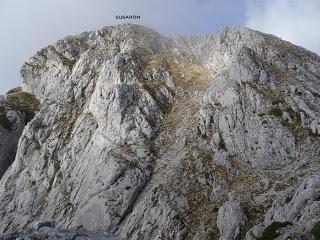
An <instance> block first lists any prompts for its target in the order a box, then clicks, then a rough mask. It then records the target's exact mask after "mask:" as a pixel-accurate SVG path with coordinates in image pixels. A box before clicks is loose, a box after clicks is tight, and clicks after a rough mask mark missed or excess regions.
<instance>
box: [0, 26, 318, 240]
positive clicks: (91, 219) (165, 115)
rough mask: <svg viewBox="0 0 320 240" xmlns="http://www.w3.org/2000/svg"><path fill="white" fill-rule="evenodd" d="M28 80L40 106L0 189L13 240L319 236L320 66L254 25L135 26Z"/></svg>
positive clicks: (4, 225)
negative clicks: (25, 237)
mask: <svg viewBox="0 0 320 240" xmlns="http://www.w3.org/2000/svg"><path fill="white" fill-rule="evenodd" d="M21 75H22V78H23V84H22V92H26V93H28V94H31V95H32V96H34V97H35V98H36V99H37V101H39V109H37V110H36V111H35V115H34V116H32V117H31V119H30V121H29V122H28V123H27V124H26V126H25V127H24V128H23V131H22V134H21V137H19V142H18V144H17V147H16V151H12V152H11V153H10V156H11V158H10V159H14V161H13V163H12V164H11V166H10V167H9V168H8V170H6V171H5V173H4V175H3V176H2V178H1V181H0V233H1V234H3V235H6V236H10V235H8V234H13V235H12V236H20V235H19V234H20V233H23V232H25V231H26V230H25V229H29V228H30V227H31V226H32V223H33V222H35V221H40V222H41V221H42V220H43V219H51V220H53V221H54V222H55V223H56V228H48V227H45V228H41V229H38V230H37V231H36V232H34V233H32V232H31V234H35V236H36V235H37V234H38V233H39V234H42V232H43V231H47V232H46V234H47V233H48V234H49V235H50V234H51V233H52V234H56V233H57V234H60V233H61V232H63V233H64V231H61V230H57V229H68V230H67V231H66V232H65V233H67V234H69V233H70V234H71V235H72V234H73V235H72V236H73V237H74V236H76V234H77V233H78V232H77V230H72V229H77V226H81V225H82V226H83V228H84V229H88V230H87V231H89V232H87V234H91V233H92V234H94V233H97V234H100V233H101V232H108V233H110V234H112V235H113V236H116V237H119V238H124V239H130V240H137V239H145V240H150V239H194V240H198V239H201V240H202V239H204V240H206V239H208V240H209V239H220V240H233V239H247V240H254V239H260V240H266V239H277V240H280V239H319V237H320V171H319V170H320V162H319V159H320V138H319V136H320V57H319V56H318V55H316V54H314V53H312V52H309V51H307V50H305V49H303V48H301V47H298V46H295V45H293V44H291V43H289V42H285V41H282V40H281V39H279V38H276V37H274V36H272V35H268V34H264V33H261V32H257V31H253V30H250V29H248V28H225V29H222V30H220V31H218V32H217V33H214V34H211V35H207V36H190V37H186V36H177V37H173V38H166V37H163V36H161V35H160V34H159V33H157V32H155V31H153V30H150V29H148V28H145V27H142V26H138V25H131V24H125V25H119V26H112V27H105V28H103V29H101V30H99V31H94V32H84V33H82V34H80V35H77V36H70V37H66V38H64V39H62V40H59V41H58V42H56V43H55V44H53V45H50V46H48V47H46V48H44V49H42V50H40V51H39V52H38V53H37V54H35V56H33V57H32V58H31V59H29V60H28V61H27V62H26V63H25V64H24V65H23V67H22V69H21ZM5 111H7V110H5ZM18 112H19V111H18ZM1 116H4V115H3V114H2V115H1ZM6 116H7V115H6ZM1 126H2V128H3V125H2V124H1ZM6 133H7V132H6ZM1 134H2V132H1ZM2 136H3V135H0V137H1V138H2ZM19 136H20V135H19ZM1 138H0V141H6V142H7V141H8V140H1ZM3 139H4V138H3ZM13 139H14V138H13ZM13 142H16V140H14V141H13ZM4 146H5V145H1V148H3V147H4ZM98 230H100V232H99V231H98ZM74 231H75V232H74ZM40 232H41V233H40ZM15 234H17V235H15ZM90 236H91V235H90ZM82 237H83V236H76V239H78V238H82ZM93 239H94V238H93Z"/></svg>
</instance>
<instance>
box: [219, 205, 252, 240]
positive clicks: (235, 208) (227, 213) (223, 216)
mask: <svg viewBox="0 0 320 240" xmlns="http://www.w3.org/2000/svg"><path fill="white" fill-rule="evenodd" d="M246 222H247V217H246V215H245V212H244V209H243V208H242V207H241V205H240V203H238V202H232V201H229V202H226V203H225V204H224V205H223V206H221V207H220V208H219V211H218V218H217V227H218V229H219V231H220V234H221V236H220V238H219V240H229V239H232V240H233V239H236V237H237V236H238V235H239V233H240V230H241V228H242V227H244V226H245V225H246Z"/></svg>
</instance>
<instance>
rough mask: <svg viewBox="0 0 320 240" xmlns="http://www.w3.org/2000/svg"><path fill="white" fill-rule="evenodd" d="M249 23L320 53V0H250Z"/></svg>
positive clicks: (257, 28) (247, 3) (255, 27)
mask: <svg viewBox="0 0 320 240" xmlns="http://www.w3.org/2000/svg"><path fill="white" fill-rule="evenodd" d="M246 7H247V11H246V17H247V23H246V25H247V26H248V27H250V28H253V29H256V30H259V31H262V32H266V33H272V34H274V35H276V36H279V37H280V38H282V39H284V40H287V41H290V42H292V43H294V44H296V45H300V46H302V47H304V48H306V49H308V50H311V51H314V52H316V53H318V54H320V30H319V29H320V27H319V24H320V1H319V0H304V1H302V0H266V1H262V0H247V2H246Z"/></svg>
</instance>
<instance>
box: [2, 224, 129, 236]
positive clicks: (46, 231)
mask: <svg viewBox="0 0 320 240" xmlns="http://www.w3.org/2000/svg"><path fill="white" fill-rule="evenodd" d="M0 239H1V240H15V239H19V240H43V239H50V240H57V239H60V240H123V239H121V238H117V237H113V236H112V235H111V234H109V233H107V232H104V231H89V230H86V229H84V228H83V227H77V228H76V229H69V230H59V229H57V228H56V227H55V223H54V222H53V221H38V222H34V223H32V224H31V227H30V228H28V229H27V230H25V231H21V232H14V233H10V234H6V235H3V236H1V237H0Z"/></svg>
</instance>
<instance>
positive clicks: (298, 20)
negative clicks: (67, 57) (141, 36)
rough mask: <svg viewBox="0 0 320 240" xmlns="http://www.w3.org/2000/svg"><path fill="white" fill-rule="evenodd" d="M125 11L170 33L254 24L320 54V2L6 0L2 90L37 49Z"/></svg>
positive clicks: (1, 19)
mask: <svg viewBox="0 0 320 240" xmlns="http://www.w3.org/2000/svg"><path fill="white" fill-rule="evenodd" d="M121 14H136V15H140V16H141V17H142V19H141V20H135V21H132V22H134V23H137V24H142V25H146V26H148V27H151V28H153V29H155V30H157V31H158V32H160V33H162V34H164V35H166V36H171V35H174V34H205V33H211V32H215V31H217V30H218V29H219V28H221V27H224V26H249V27H251V28H254V29H257V30H261V31H264V32H268V33H273V34H275V35H277V36H279V37H281V38H283V39H285V40H289V41H291V42H294V43H296V44H298V45H301V46H304V47H305V48H308V49H310V50H312V51H315V52H317V53H318V54H319V53H320V46H319V43H320V30H318V29H319V27H317V24H318V23H320V1H319V0H304V1H302V0H0V32H1V35H0V94H3V93H5V92H6V91H7V90H9V89H11V88H13V87H16V86H19V85H20V81H21V80H20V73H19V69H20V67H21V65H22V64H23V62H24V61H26V60H27V59H28V58H29V57H31V56H32V55H33V54H34V53H35V52H36V51H37V50H39V49H41V48H43V47H45V46H46V45H48V44H50V43H53V42H55V41H56V40H58V39H60V38H62V37H64V36H67V35H73V34H78V33H80V32H82V31H85V30H94V29H99V28H101V27H103V26H107V25H114V24H120V23H124V21H123V20H115V15H121Z"/></svg>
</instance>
